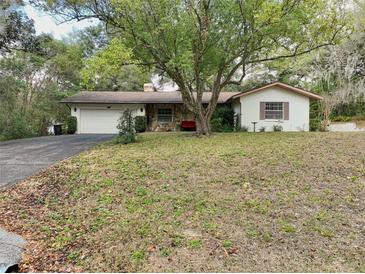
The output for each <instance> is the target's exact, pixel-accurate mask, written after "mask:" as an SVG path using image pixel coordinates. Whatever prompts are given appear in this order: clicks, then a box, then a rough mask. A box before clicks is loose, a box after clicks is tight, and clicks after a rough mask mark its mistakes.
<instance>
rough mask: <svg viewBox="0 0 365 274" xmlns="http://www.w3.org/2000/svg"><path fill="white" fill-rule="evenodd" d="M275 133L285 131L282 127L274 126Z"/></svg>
mask: <svg viewBox="0 0 365 274" xmlns="http://www.w3.org/2000/svg"><path fill="white" fill-rule="evenodd" d="M272 129H273V131H283V127H282V126H281V125H273V126H272Z"/></svg>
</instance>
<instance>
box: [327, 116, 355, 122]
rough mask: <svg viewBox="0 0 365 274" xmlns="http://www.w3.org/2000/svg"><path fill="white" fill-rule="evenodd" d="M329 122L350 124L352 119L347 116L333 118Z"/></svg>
mask: <svg viewBox="0 0 365 274" xmlns="http://www.w3.org/2000/svg"><path fill="white" fill-rule="evenodd" d="M331 120H332V122H350V121H351V120H352V118H351V117H348V116H336V117H333V118H332V119H331Z"/></svg>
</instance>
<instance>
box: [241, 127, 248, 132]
mask: <svg viewBox="0 0 365 274" xmlns="http://www.w3.org/2000/svg"><path fill="white" fill-rule="evenodd" d="M240 131H243V132H247V131H248V127H246V126H242V127H241V129H240Z"/></svg>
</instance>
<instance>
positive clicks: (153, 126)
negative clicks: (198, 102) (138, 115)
mask: <svg viewBox="0 0 365 274" xmlns="http://www.w3.org/2000/svg"><path fill="white" fill-rule="evenodd" d="M160 108H169V109H171V110H172V121H171V122H159V121H158V120H157V114H158V109H160ZM146 116H147V129H148V131H160V132H166V131H179V130H180V122H181V121H182V120H190V121H191V120H195V119H194V115H193V114H192V113H191V112H189V111H188V110H187V109H186V107H185V106H184V105H183V104H148V105H146Z"/></svg>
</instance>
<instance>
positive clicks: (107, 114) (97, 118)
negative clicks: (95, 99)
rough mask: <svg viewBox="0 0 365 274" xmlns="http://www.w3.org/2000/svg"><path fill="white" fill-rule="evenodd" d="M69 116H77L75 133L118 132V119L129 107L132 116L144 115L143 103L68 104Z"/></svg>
mask: <svg viewBox="0 0 365 274" xmlns="http://www.w3.org/2000/svg"><path fill="white" fill-rule="evenodd" d="M69 106H70V108H71V116H74V117H76V118H77V132H76V133H77V134H83V133H100V134H102V133H118V129H117V128H116V126H117V124H118V119H119V118H120V116H121V115H122V113H123V111H125V110H126V109H130V110H132V111H133V112H132V113H133V115H134V116H138V115H141V116H144V115H145V106H144V105H143V104H70V105H69ZM75 110H76V111H75Z"/></svg>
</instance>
